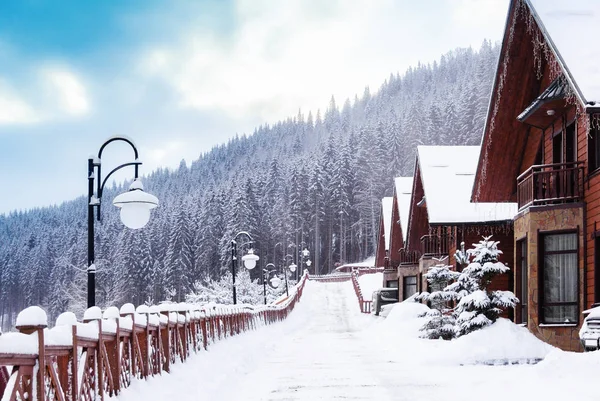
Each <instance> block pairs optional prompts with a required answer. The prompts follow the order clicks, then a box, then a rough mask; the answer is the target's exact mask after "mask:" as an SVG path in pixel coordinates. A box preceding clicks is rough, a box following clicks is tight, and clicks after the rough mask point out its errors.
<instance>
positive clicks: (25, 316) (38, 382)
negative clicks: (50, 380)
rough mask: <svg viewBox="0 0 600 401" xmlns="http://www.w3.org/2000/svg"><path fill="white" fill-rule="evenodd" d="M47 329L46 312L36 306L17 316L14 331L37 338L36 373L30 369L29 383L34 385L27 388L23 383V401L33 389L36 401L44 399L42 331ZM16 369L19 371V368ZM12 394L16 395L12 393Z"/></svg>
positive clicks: (44, 373)
mask: <svg viewBox="0 0 600 401" xmlns="http://www.w3.org/2000/svg"><path fill="white" fill-rule="evenodd" d="M47 327H48V317H47V316H46V312H44V311H43V310H42V308H40V307H38V306H30V307H29V308H26V309H24V310H23V311H21V312H20V313H19V315H18V316H17V324H16V329H17V330H18V331H19V333H21V334H25V335H27V336H34V335H35V336H36V337H37V361H36V363H37V372H35V375H34V371H35V369H32V371H31V373H30V377H31V382H32V383H33V382H34V381H35V385H33V384H31V385H30V386H27V384H26V383H23V384H24V386H23V387H26V389H24V390H25V392H24V394H22V395H21V396H22V397H23V398H24V399H28V398H29V396H28V395H31V394H32V393H33V390H34V388H35V393H36V397H35V399H36V400H38V401H44V398H45V396H44V394H45V390H46V385H45V378H46V346H45V345H44V329H45V328H47ZM18 369H20V367H19V368H18ZM27 370H29V369H27ZM28 373H29V372H28ZM13 374H14V372H13ZM21 380H23V381H25V382H26V381H27V380H26V379H25V378H23V379H21ZM13 385H14V384H13ZM13 394H15V395H16V393H15V392H14V391H13ZM25 394H28V395H25ZM11 399H12V397H11Z"/></svg>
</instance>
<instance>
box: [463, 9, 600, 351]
mask: <svg viewBox="0 0 600 401" xmlns="http://www.w3.org/2000/svg"><path fill="white" fill-rule="evenodd" d="M599 3H600V2H564V3H561V4H560V5H557V4H558V3H557V2H555V1H551V2H549V1H545V0H511V1H510V6H509V12H508V17H507V22H506V28H505V32H504V37H503V41H502V47H501V53H500V58H499V62H498V68H497V71H496V78H495V83H494V86H493V91H492V97H491V101H490V107H489V109H488V110H489V111H488V116H487V121H486V126H485V130H484V137H483V142H482V153H481V158H480V160H479V165H478V169H477V174H476V179H475V186H474V188H473V194H472V199H473V201H476V202H517V203H518V214H517V215H516V216H515V218H514V243H515V250H516V252H515V253H516V254H515V259H514V266H516V268H517V271H516V275H515V277H516V280H515V286H514V290H515V293H516V295H517V296H518V297H519V298H520V299H521V305H520V306H519V307H518V310H517V313H516V316H515V319H516V322H517V323H523V324H524V325H526V326H527V327H528V328H529V330H530V331H531V332H532V333H534V334H535V335H536V336H538V337H539V338H541V339H542V340H544V341H547V342H549V343H551V344H553V345H556V346H559V347H560V348H562V349H565V350H579V349H580V344H579V339H578V332H579V328H580V326H581V323H582V311H583V310H584V309H587V308H589V307H590V306H591V305H592V304H593V303H594V302H600V273H599V272H600V236H599V235H598V234H600V231H599V230H600V174H599V173H598V172H599V171H600V169H599V168H600V129H599V126H600V124H599V121H600V119H598V116H600V114H597V113H600V104H598V103H596V101H600V68H599V67H598V63H599V62H600V51H598V46H597V45H596V44H595V43H588V42H587V41H585V38H590V37H592V36H593V35H597V30H598V27H599V26H600V4H599Z"/></svg>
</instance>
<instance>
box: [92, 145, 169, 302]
mask: <svg viewBox="0 0 600 401" xmlns="http://www.w3.org/2000/svg"><path fill="white" fill-rule="evenodd" d="M117 141H123V142H125V143H127V144H128V145H129V146H131V148H132V149H133V154H134V156H135V159H134V160H133V161H132V162H129V163H124V164H121V165H120V166H117V167H115V168H114V169H112V170H111V171H110V172H109V173H108V175H107V176H106V177H105V178H104V180H103V179H102V152H103V151H104V148H105V147H106V146H107V145H108V144H109V143H112V142H117ZM141 164H142V162H141V161H139V159H138V150H137V148H136V147H135V144H134V143H133V141H132V140H131V139H129V138H125V137H122V136H114V137H112V138H109V139H108V140H107V141H106V142H104V143H103V144H102V146H101V147H100V150H99V151H98V156H97V157H93V156H92V157H90V158H89V159H88V268H87V279H88V288H87V289H88V291H87V304H88V308H91V307H92V306H95V305H96V265H95V263H94V262H95V259H96V258H95V250H94V214H96V219H97V220H98V221H100V206H101V200H102V193H103V191H104V186H105V185H106V182H107V181H108V179H109V177H110V176H111V175H113V174H114V173H115V172H117V171H118V170H120V169H122V168H123V167H128V166H134V168H135V173H134V180H133V182H132V183H131V186H130V187H129V191H127V192H125V193H123V194H121V195H118V196H116V197H115V199H114V200H113V204H114V205H115V206H116V207H118V208H120V209H121V213H120V216H121V221H122V222H123V224H124V225H125V226H126V227H128V228H131V229H134V230H136V229H139V228H142V227H144V226H145V225H146V224H147V223H148V221H149V220H150V210H151V209H154V208H155V207H157V206H158V199H157V198H156V196H154V195H150V194H149V193H147V192H144V186H143V185H142V182H141V181H140V179H139V177H138V167H139V166H140V165H141ZM94 209H97V213H95V211H94Z"/></svg>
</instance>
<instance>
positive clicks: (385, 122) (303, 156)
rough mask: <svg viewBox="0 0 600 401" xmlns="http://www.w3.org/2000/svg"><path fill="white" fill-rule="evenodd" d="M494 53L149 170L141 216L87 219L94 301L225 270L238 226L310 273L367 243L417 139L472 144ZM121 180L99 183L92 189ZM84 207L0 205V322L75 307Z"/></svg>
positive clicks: (467, 51)
mask: <svg viewBox="0 0 600 401" xmlns="http://www.w3.org/2000/svg"><path fill="white" fill-rule="evenodd" d="M498 52H499V47H498V45H497V44H492V43H491V42H489V41H485V42H484V43H483V44H482V46H481V47H480V48H479V49H472V48H459V49H455V50H452V51H450V52H448V53H447V54H444V55H442V56H441V58H440V59H439V60H437V61H436V62H433V63H431V64H418V65H417V66H414V67H411V68H409V69H408V70H407V71H404V72H402V73H399V72H398V73H392V74H390V76H389V78H388V79H387V80H385V82H383V84H382V85H381V87H380V88H378V89H377V90H376V91H375V90H374V91H371V89H370V88H365V90H364V92H363V93H362V94H359V95H356V96H355V97H354V99H345V100H343V101H341V102H339V99H334V98H333V97H332V98H331V101H330V103H329V105H327V107H326V108H325V109H323V110H317V111H314V112H311V111H309V112H305V111H302V110H301V111H299V112H298V114H297V115H295V116H290V117H289V118H287V119H285V120H282V121H278V122H275V123H273V124H265V125H262V126H259V127H257V128H256V129H255V130H254V132H252V133H250V134H248V135H240V136H236V137H235V138H233V139H231V140H229V141H228V142H227V143H225V144H223V145H220V146H218V147H215V148H213V149H212V150H211V151H209V152H207V153H205V154H201V155H199V157H198V159H197V160H194V161H192V162H191V164H190V163H188V164H186V162H185V161H182V162H181V164H180V166H179V168H178V169H175V170H170V169H159V170H156V171H154V172H152V173H150V174H148V175H146V176H145V177H143V182H144V186H145V188H146V190H148V191H149V192H150V193H152V194H154V195H156V196H157V197H158V198H159V200H160V206H159V207H158V208H157V209H155V210H154V211H153V215H152V218H151V220H150V223H149V224H148V225H147V226H146V227H145V228H144V229H142V230H136V231H132V230H129V229H127V228H125V227H124V226H123V225H122V224H121V222H120V221H119V217H118V213H117V212H116V210H114V208H112V206H110V207H104V208H103V210H102V221H101V222H100V223H99V224H97V225H96V232H95V235H96V242H95V244H96V266H97V268H98V272H97V280H96V282H97V295H96V299H97V303H98V304H99V305H100V306H107V305H121V304H123V303H125V302H133V303H134V304H142V303H157V302H160V301H163V300H174V301H182V300H184V299H185V298H186V296H188V295H190V294H192V293H194V291H195V289H196V290H197V289H198V288H206V285H207V283H210V282H214V281H218V280H220V279H221V277H222V276H224V275H225V274H226V273H227V272H228V271H229V269H230V266H231V249H230V242H231V240H232V238H233V237H234V236H235V234H236V233H237V232H239V231H241V230H244V231H247V232H249V233H250V234H251V235H252V237H253V238H254V240H255V241H254V244H253V247H254V249H255V251H256V253H257V254H258V255H259V257H260V261H259V267H263V266H265V265H266V264H267V263H274V264H275V265H276V266H278V267H279V266H281V265H282V264H283V263H284V262H283V260H284V258H285V255H288V254H289V255H290V256H291V259H295V260H296V261H297V260H298V259H297V258H298V252H299V251H300V250H301V249H302V248H304V247H306V249H308V250H309V251H310V259H311V261H312V265H311V267H310V271H311V273H316V274H326V273H328V272H330V271H332V270H333V269H334V268H335V266H336V265H338V264H343V263H348V262H357V261H361V260H364V259H365V258H367V257H369V256H371V255H373V254H374V252H375V247H376V243H377V233H378V224H379V213H380V203H381V198H382V197H384V196H391V195H392V182H393V178H394V177H396V176H403V175H411V174H412V172H413V169H414V163H415V150H416V146H417V145H420V144H425V145H478V144H479V143H480V141H481V133H482V130H483V124H484V119H485V117H486V114H487V109H488V104H489V95H490V91H491V87H492V79H493V74H494V70H495V67H496V63H497V58H498ZM201 129H202V127H198V130H201ZM128 185H129V183H128V182H125V183H123V184H122V185H116V184H115V185H113V186H112V187H111V188H107V189H106V190H105V193H104V195H103V201H104V202H111V201H112V198H113V197H114V196H115V195H117V194H118V193H121V192H123V190H124V188H127V187H128ZM86 213H87V208H86V199H85V198H84V197H83V196H82V197H80V198H77V199H74V200H71V201H67V202H64V203H63V204H61V205H58V206H54V207H45V208H38V209H33V210H27V211H15V212H11V213H9V214H6V215H0V316H1V319H2V322H1V324H2V327H3V328H7V327H10V326H11V324H12V323H13V322H14V318H15V317H16V314H17V313H18V312H19V311H20V310H21V309H23V308H24V307H26V306H29V305H41V306H42V307H44V308H45V309H46V310H47V312H48V314H49V318H50V320H51V321H53V320H54V318H55V317H56V316H57V315H58V314H59V313H61V312H63V311H65V310H71V311H74V312H76V313H81V312H82V311H83V309H84V308H85V303H86V271H85V269H86V260H87V259H86V256H87V242H86V241H87V235H86V230H87V225H86V223H87V219H86ZM247 246H248V245H247V244H246V247H247ZM241 248H242V249H241V250H243V248H244V246H242V247H241ZM287 260H288V261H289V260H290V257H288V259H287ZM304 267H306V266H304ZM259 271H260V269H259V268H257V269H254V270H252V271H250V277H251V279H252V280H256V279H258V276H259V275H260V272H259ZM257 286H258V284H257ZM261 288H262V286H261ZM196 295H197V294H196Z"/></svg>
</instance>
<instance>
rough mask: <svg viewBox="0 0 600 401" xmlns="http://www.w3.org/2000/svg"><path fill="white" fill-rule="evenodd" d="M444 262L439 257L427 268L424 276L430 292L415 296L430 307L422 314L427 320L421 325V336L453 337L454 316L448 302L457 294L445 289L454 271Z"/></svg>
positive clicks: (435, 337) (444, 260)
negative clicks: (435, 262) (436, 261)
mask: <svg viewBox="0 0 600 401" xmlns="http://www.w3.org/2000/svg"><path fill="white" fill-rule="evenodd" d="M446 262H447V258H443V259H440V260H438V263H437V264H436V265H435V266H431V267H430V268H429V270H428V271H427V274H426V275H425V276H426V278H427V282H428V283H429V288H430V289H431V292H422V293H421V294H419V295H418V296H417V300H420V301H427V302H429V303H430V305H431V309H430V310H429V311H428V312H427V313H426V314H425V316H424V317H426V318H427V321H426V323H425V324H424V325H423V327H421V331H422V334H421V337H423V338H430V339H438V338H441V339H444V340H450V339H452V338H454V333H455V330H454V324H455V318H454V314H453V310H452V308H451V307H450V304H451V302H452V301H454V300H455V299H456V296H457V295H456V293H453V292H451V291H446V290H445V289H446V288H447V286H448V283H450V282H451V281H452V279H453V278H454V274H453V273H454V272H453V271H451V270H450V269H451V268H452V266H450V265H448V264H446Z"/></svg>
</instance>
